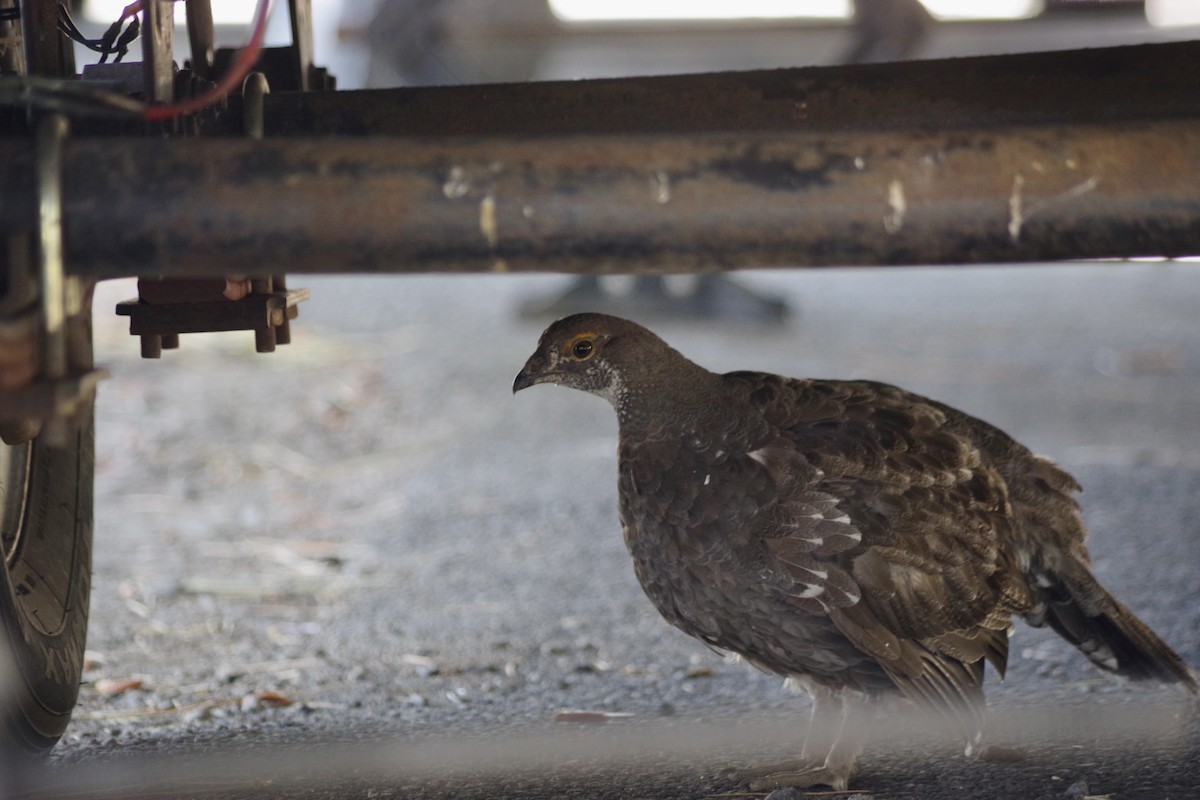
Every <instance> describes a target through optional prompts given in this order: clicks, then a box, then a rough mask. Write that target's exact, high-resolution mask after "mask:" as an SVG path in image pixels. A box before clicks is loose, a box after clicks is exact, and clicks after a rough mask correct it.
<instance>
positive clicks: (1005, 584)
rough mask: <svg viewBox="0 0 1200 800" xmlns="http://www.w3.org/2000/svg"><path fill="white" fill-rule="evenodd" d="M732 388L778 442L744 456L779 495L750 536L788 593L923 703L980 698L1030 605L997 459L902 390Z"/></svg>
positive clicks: (747, 377) (746, 378) (762, 378)
mask: <svg viewBox="0 0 1200 800" xmlns="http://www.w3.org/2000/svg"><path fill="white" fill-rule="evenodd" d="M729 377H730V379H731V381H732V382H734V383H735V384H738V383H740V384H741V385H742V387H743V391H745V392H746V393H747V394H746V396H747V397H749V398H751V400H752V402H753V403H754V404H755V406H756V407H757V409H758V410H760V411H761V414H762V417H763V418H764V419H765V420H766V421H767V423H768V425H769V428H770V429H771V431H773V438H771V439H769V440H767V441H765V442H759V443H756V446H755V448H754V449H752V450H749V451H748V452H747V453H746V455H745V458H747V459H750V460H752V461H754V462H755V463H757V464H759V465H760V466H761V468H762V470H763V471H764V472H765V473H766V474H768V475H770V476H771V479H772V482H773V485H774V486H775V487H776V488H777V491H778V495H777V497H776V499H775V502H773V503H770V504H766V505H764V506H763V507H762V508H761V509H760V510H759V512H758V513H757V514H756V515H755V517H754V518H753V520H751V521H750V524H749V525H748V526H747V529H746V530H747V534H746V535H747V536H749V537H750V538H751V539H752V540H753V541H756V542H759V543H761V545H762V547H763V548H764V549H765V551H766V553H767V554H768V555H769V559H770V564H771V566H772V568H774V569H775V570H777V571H778V572H779V573H781V574H782V575H783V578H782V579H780V581H781V585H782V586H783V590H784V591H788V592H790V593H791V594H793V595H794V596H795V604H796V605H797V606H799V607H800V608H803V609H805V610H807V611H809V612H811V613H815V614H827V615H828V616H829V618H830V619H831V620H832V621H833V622H834V623H835V624H836V625H837V626H838V628H839V629H840V630H841V631H842V632H843V634H845V636H846V637H847V638H848V639H849V640H850V641H851V642H852V643H853V644H854V645H855V646H856V647H858V648H859V649H860V650H862V651H864V652H866V653H868V654H870V655H871V656H873V657H874V658H875V659H876V660H877V661H879V663H880V664H881V666H883V667H884V668H885V670H887V671H888V672H889V674H891V675H892V676H893V680H895V681H896V682H897V683H898V684H901V685H902V688H905V689H906V690H907V691H909V692H910V693H911V694H915V695H917V696H920V697H926V698H928V699H930V700H931V701H933V702H934V703H935V704H937V699H938V698H939V697H945V696H947V695H949V696H961V695H964V693H965V694H967V695H971V696H972V697H973V696H974V694H975V693H976V690H977V687H978V684H979V682H980V680H981V677H982V674H981V659H982V658H983V657H987V658H989V660H991V661H992V662H993V663H994V664H995V665H996V666H997V667H998V669H1000V670H1001V672H1002V671H1003V668H1004V663H1005V661H1006V658H1007V636H1006V630H1007V627H1008V618H1009V615H1010V613H1011V612H1012V610H1014V609H1016V608H1020V607H1021V605H1022V603H1025V602H1027V598H1026V596H1025V591H1024V590H1023V589H1022V587H1021V585H1020V583H1019V581H1015V580H1014V579H1013V577H1012V573H1013V572H1014V570H1012V569H1011V568H1010V565H1009V564H1008V560H1009V558H1010V556H1009V551H1008V549H1007V543H1008V542H1009V541H1011V539H1012V532H1011V527H1010V522H1011V520H1010V516H1011V509H1010V508H1009V503H1008V499H1007V495H1006V489H1005V484H1004V481H1003V480H1002V479H1001V478H1000V476H999V474H998V473H997V472H996V471H995V470H994V469H993V468H992V467H991V466H990V465H989V464H988V463H987V459H986V456H985V454H983V453H981V452H980V451H979V450H978V448H976V447H975V446H974V445H973V444H972V442H971V441H970V440H969V439H967V438H965V437H963V436H960V435H957V434H955V433H953V432H952V431H950V430H948V429H947V428H946V426H945V424H944V423H945V416H944V414H943V413H942V412H941V411H940V410H939V409H938V408H936V407H934V406H933V405H930V404H928V403H925V402H923V400H922V398H920V397H918V396H916V395H911V394H908V393H906V392H903V391H902V390H900V389H896V388H894V387H890V386H886V385H882V384H872V383H865V382H821V381H794V380H787V379H782V378H777V377H774V376H767V375H757V374H751V373H735V374H734V375H731V376H729ZM788 581H791V582H792V585H791V586H788V585H787V583H788ZM977 673H978V674H977Z"/></svg>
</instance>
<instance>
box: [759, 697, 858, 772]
mask: <svg viewBox="0 0 1200 800" xmlns="http://www.w3.org/2000/svg"><path fill="white" fill-rule="evenodd" d="M854 708H855V706H854V704H853V703H852V702H850V701H849V700H847V699H845V698H844V697H842V696H841V695H838V694H835V693H832V692H828V691H824V690H817V691H814V692H813V710H812V721H811V724H810V725H809V729H808V735H807V736H806V737H805V739H804V747H803V748H802V749H801V751H800V758H798V759H795V760H792V761H785V762H783V763H782V764H773V765H771V766H769V767H764V768H761V769H755V770H748V771H746V772H742V773H739V775H738V777H739V778H741V779H742V780H749V783H750V788H751V789H754V790H755V791H761V790H766V789H779V788H782V787H785V786H794V787H797V788H806V787H809V786H830V787H832V788H833V789H834V790H835V791H845V789H846V786H847V784H849V782H850V777H851V776H852V775H853V774H854V764H855V762H856V761H857V760H858V756H859V754H860V753H861V752H862V730H861V727H860V726H859V725H856V724H854V723H853V722H852V723H851V724H847V720H849V719H851V718H852V717H853V714H854Z"/></svg>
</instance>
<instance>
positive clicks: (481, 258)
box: [0, 120, 1200, 277]
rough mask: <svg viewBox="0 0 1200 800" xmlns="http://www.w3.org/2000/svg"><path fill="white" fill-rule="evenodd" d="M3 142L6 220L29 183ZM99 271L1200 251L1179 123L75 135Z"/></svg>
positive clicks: (78, 200)
mask: <svg viewBox="0 0 1200 800" xmlns="http://www.w3.org/2000/svg"><path fill="white" fill-rule="evenodd" d="M29 161H30V158H29V152H28V145H27V144H26V143H23V142H14V143H0V206H2V207H0V212H2V213H0V230H7V229H19V228H20V225H21V223H22V222H23V221H27V217H28V214H29V210H28V209H27V208H25V207H24V205H22V204H19V203H13V202H11V200H10V199H11V198H23V197H29V196H31V194H30V192H29V181H30V178H29V175H28V168H27V167H26V166H24V165H26V164H28V163H29ZM64 174H65V176H66V181H65V186H64V192H65V195H64V204H65V206H64V219H65V231H66V248H67V263H68V269H69V270H70V271H72V272H74V273H77V274H82V275H87V276H92V277H102V276H116V275H129V274H159V275H190V276H219V275H226V274H242V273H244V274H252V275H268V274H271V273H273V272H278V271H280V270H281V269H282V268H286V269H287V270H288V271H289V272H343V271H355V272H422V271H484V270H494V271H504V270H513V271H517V270H537V271H556V272H622V271H624V272H630V271H692V270H708V269H718V268H741V267H785V266H824V265H866V264H881V265H882V264H955V263H981V262H1019V261H1045V260H1055V259H1068V258H1095V257H1122V256H1144V255H1166V256H1176V255H1184V254H1195V253H1200V125H1197V124H1196V123H1195V122H1194V121H1192V120H1166V121H1158V122H1143V123H1123V124H1119V125H1106V126H1096V125H1082V126H1025V127H1019V128H1009V129H1003V130H980V129H956V130H947V131H929V130H924V131H922V130H917V131H904V132H896V133H880V132H856V133H845V134H822V133H779V132H775V133H771V132H765V133H763V132H760V133H746V134H740V135H731V134H715V135H706V136H695V135H677V134H663V135H657V136H648V135H643V136H624V135H611V136H591V137H583V136H557V137H525V138H507V139H506V138H492V139H480V140H471V139H442V140H423V139H378V138H365V139H314V140H296V139H291V140H277V141H269V140H268V141H262V142H254V141H243V140H230V139H223V140H184V141H179V140H174V141H173V140H144V141H119V140H101V139H94V140H76V141H74V142H71V143H69V144H68V146H67V150H66V161H65V168H64Z"/></svg>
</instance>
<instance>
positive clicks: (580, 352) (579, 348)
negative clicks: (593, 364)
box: [571, 339, 596, 361]
mask: <svg viewBox="0 0 1200 800" xmlns="http://www.w3.org/2000/svg"><path fill="white" fill-rule="evenodd" d="M594 352H596V345H595V344H594V343H593V342H592V340H591V339H579V340H578V341H576V342H574V343H573V344H572V345H571V355H573V356H574V357H575V358H576V359H578V360H579V361H584V360H586V359H589V358H591V357H592V353H594Z"/></svg>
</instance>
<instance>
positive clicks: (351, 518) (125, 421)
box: [38, 264, 1200, 800]
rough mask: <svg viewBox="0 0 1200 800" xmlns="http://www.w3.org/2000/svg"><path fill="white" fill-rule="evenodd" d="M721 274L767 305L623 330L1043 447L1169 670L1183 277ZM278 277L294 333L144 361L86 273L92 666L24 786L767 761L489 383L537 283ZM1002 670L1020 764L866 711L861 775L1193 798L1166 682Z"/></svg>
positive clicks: (225, 790)
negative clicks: (767, 309) (781, 302)
mask: <svg viewBox="0 0 1200 800" xmlns="http://www.w3.org/2000/svg"><path fill="white" fill-rule="evenodd" d="M738 279H739V280H742V281H744V282H745V283H747V284H748V285H752V286H754V287H755V288H758V289H760V290H763V291H768V292H773V293H777V294H779V295H782V296H784V297H786V298H787V299H788V301H789V302H790V303H791V304H792V308H793V311H794V313H793V317H792V320H791V321H790V322H789V323H788V324H787V325H784V326H782V327H779V328H772V329H757V328H754V327H749V326H738V325H732V324H725V323H715V322H713V323H704V324H698V323H678V322H676V323H670V324H665V323H664V324H656V323H655V322H654V321H653V320H644V321H645V322H647V323H649V324H651V325H652V327H654V328H655V329H656V330H658V331H659V332H660V333H661V334H662V335H664V337H665V338H667V339H668V340H669V341H671V342H672V343H673V344H675V345H676V346H678V347H679V348H680V349H681V350H683V351H684V352H685V353H686V354H688V355H690V356H692V357H693V358H694V359H696V360H698V361H700V362H701V363H704V364H705V365H707V366H709V367H711V368H714V369H720V370H725V369H736V368H758V369H769V370H772V371H778V372H784V373H789V374H795V375H812V376H822V377H844V378H849V377H862V376H870V377H873V378H877V379H882V380H887V381H890V382H894V383H898V384H900V385H903V386H905V387H907V388H910V389H913V390H916V391H920V392H922V393H926V394H929V395H932V396H935V397H938V398H939V399H942V400H944V401H947V402H949V403H951V404H953V405H957V406H959V407H961V408H963V409H965V410H968V411H971V412H972V413H975V414H977V415H979V416H982V417H983V418H985V419H988V420H990V421H992V422H994V423H996V424H999V425H1000V426H1002V427H1004V428H1006V429H1007V430H1009V431H1010V432H1011V433H1013V434H1014V435H1016V436H1017V437H1018V438H1020V439H1022V440H1023V441H1025V442H1026V443H1028V444H1029V445H1030V446H1032V447H1033V448H1034V449H1035V450H1037V451H1039V452H1043V453H1046V454H1048V455H1051V456H1053V457H1055V458H1057V459H1058V460H1059V461H1061V462H1062V463H1063V464H1064V465H1065V466H1067V467H1068V468H1069V469H1071V470H1072V471H1073V472H1074V473H1075V474H1076V475H1077V477H1079V478H1080V480H1081V482H1082V483H1083V485H1084V487H1085V495H1084V508H1085V515H1086V520H1087V523H1088V524H1089V526H1090V528H1091V531H1092V539H1091V547H1092V552H1093V557H1094V561H1095V566H1096V570H1097V572H1098V573H1099V574H1100V575H1101V577H1102V579H1103V580H1104V581H1105V582H1106V584H1107V585H1108V586H1109V587H1110V588H1111V589H1112V590H1113V591H1114V592H1115V593H1116V594H1118V595H1119V596H1120V597H1122V598H1123V599H1124V600H1125V601H1126V602H1127V603H1129V604H1130V605H1131V606H1132V607H1133V608H1134V609H1135V610H1137V612H1138V613H1139V614H1141V615H1142V616H1143V618H1144V619H1145V620H1146V621H1147V622H1149V623H1150V624H1151V625H1152V626H1154V627H1155V628H1156V629H1157V630H1159V631H1160V633H1162V634H1163V635H1164V637H1165V638H1166V639H1167V640H1168V641H1170V642H1171V643H1172V644H1173V645H1174V646H1176V647H1177V649H1179V651H1180V652H1181V653H1182V654H1183V655H1184V656H1185V657H1186V658H1187V659H1188V660H1189V661H1191V662H1192V663H1193V664H1200V635H1198V634H1197V631H1198V630H1200V580H1198V579H1197V577H1196V566H1195V565H1196V564H1197V563H1198V562H1200V523H1198V522H1197V519H1200V513H1198V512H1200V425H1198V424H1197V419H1200V326H1197V325H1196V322H1195V320H1196V317H1195V304H1194V298H1195V297H1197V296H1200V272H1197V271H1196V270H1195V267H1194V266H1190V265H1186V264H1139V265H1090V266H1055V267H1048V268H1039V267H1021V268H1007V269H998V268H997V269H992V268H972V269H962V270H933V269H930V270H903V271H900V270H895V271H886V270H866V271H823V272H804V273H761V272H760V273H746V274H743V275H741V276H739V278H738ZM294 282H295V283H298V284H300V285H306V286H308V287H309V288H311V289H312V290H313V300H312V301H311V302H310V303H308V304H307V305H306V306H305V307H304V308H303V309H302V312H301V317H300V319H299V321H298V323H296V324H295V325H294V328H293V336H294V343H293V344H292V345H290V346H288V347H286V348H281V349H280V351H279V352H277V353H275V354H273V355H269V356H262V355H256V354H254V353H253V342H252V337H250V336H249V335H248V334H247V335H237V334H229V335H210V336H204V337H184V343H183V347H182V349H181V350H180V351H178V352H174V353H171V352H168V353H166V354H165V355H164V358H163V359H162V360H161V361H157V362H155V361H142V360H140V359H139V358H138V357H137V347H136V342H135V341H134V340H133V339H129V338H128V337H127V336H126V335H125V333H124V331H123V329H122V325H123V323H124V321H123V320H120V319H117V318H114V317H110V316H109V310H110V308H111V306H112V304H113V303H114V302H115V301H116V300H119V299H124V297H125V296H128V295H130V294H132V293H133V292H134V289H133V288H132V286H131V284H130V283H128V282H121V283H110V284H105V285H103V286H102V287H101V288H100V291H99V292H98V299H97V360H98V362H100V363H102V364H104V365H106V366H108V367H109V368H110V369H111V370H112V371H113V374H114V377H113V379H112V380H110V381H108V382H107V383H106V384H105V385H104V386H103V388H102V393H101V397H100V399H99V402H98V408H97V415H98V424H97V431H98V434H97V435H98V447H97V454H98V455H97V458H98V463H97V473H96V482H97V492H96V498H97V499H96V503H97V508H96V547H95V588H94V595H93V607H92V625H91V628H90V633H89V654H88V657H89V665H88V668H87V672H86V675H85V681H86V682H85V685H84V686H83V692H82V697H81V700H80V706H79V709H78V712H77V715H76V719H75V721H74V723H73V725H72V728H71V730H70V731H69V732H68V734H67V736H66V737H65V738H64V740H63V742H62V744H61V745H60V746H59V748H58V749H57V750H56V752H55V754H54V756H53V757H52V760H51V768H50V770H48V772H47V773H46V774H45V775H43V776H40V777H39V778H38V780H39V781H41V784H40V785H41V786H42V789H43V792H42V795H43V796H64V795H67V794H70V796H110V797H128V796H143V797H159V796H161V797H192V796H202V797H230V798H232V797H239V798H240V797H275V796H280V797H281V796H288V797H293V796H295V797H331V798H342V797H401V796H403V797H414V796H416V797H453V798H467V797H495V796H509V797H529V798H543V797H545V798H549V797H658V798H668V797H681V798H682V797H688V798H698V797H711V796H715V795H719V794H721V793H723V792H729V791H734V790H735V789H736V786H735V784H733V783H732V782H731V781H729V780H727V779H722V778H721V777H720V776H719V774H718V773H719V770H720V769H722V768H725V767H730V766H737V765H744V764H748V763H753V762H755V761H764V760H765V761H769V760H770V759H771V758H772V757H776V758H782V757H786V756H787V755H789V753H791V752H792V751H794V749H795V748H797V747H798V746H799V743H800V741H801V739H802V736H803V730H804V723H805V720H806V711H807V701H806V700H805V699H804V698H799V697H793V696H790V695H789V694H788V693H787V692H786V691H785V690H784V689H783V688H782V687H781V686H780V684H779V681H778V680H777V679H775V678H772V677H770V676H766V675H761V674H759V673H756V672H753V671H751V670H748V669H746V668H745V667H743V666H741V665H739V664H735V663H730V662H727V661H724V660H722V659H721V658H719V657H718V656H717V655H715V654H713V653H711V652H709V651H708V650H706V649H705V648H703V647H702V646H700V645H699V644H698V643H696V642H694V641H692V640H690V639H689V638H688V637H686V636H684V635H683V634H681V633H678V632H676V631H674V630H673V629H671V628H669V627H668V626H667V625H666V624H665V623H663V622H662V621H661V620H660V619H659V618H658V617H657V614H656V613H655V612H654V611H653V609H652V608H651V607H650V605H649V603H648V601H646V599H645V598H644V596H643V595H642V593H641V591H640V589H639V587H638V586H637V584H636V582H635V580H634V577H633V574H632V570H631V569H630V568H629V564H628V557H627V555H626V554H625V552H624V549H623V546H622V543H621V541H620V535H619V532H618V527H617V521H616V513H615V504H616V498H615V481H614V479H613V478H614V465H615V447H614V441H615V433H616V425H615V420H614V418H613V415H612V413H611V411H610V410H609V409H608V408H607V406H606V404H604V403H603V402H602V401H600V400H598V399H596V398H592V397H588V396H585V395H582V394H579V393H573V392H566V391H561V390H555V389H554V388H551V387H540V388H538V389H537V390H534V391H530V392H524V393H522V394H521V395H520V396H518V397H516V398H513V397H512V396H511V394H510V391H511V384H512V378H513V376H514V375H515V373H516V371H517V370H518V369H519V368H520V366H521V364H522V363H523V362H524V359H525V357H526V356H527V355H528V354H529V353H530V352H532V350H533V347H534V344H535V343H536V340H537V335H538V333H539V332H540V330H541V328H542V326H543V322H541V321H523V320H520V319H519V318H518V317H517V315H516V314H515V312H514V309H515V308H517V307H518V305H519V304H520V302H521V301H522V300H525V299H527V298H529V297H531V296H538V295H544V294H548V293H553V292H555V291H557V290H558V289H560V288H561V287H562V286H563V285H564V279H562V278H552V277H528V278H526V277H502V278H486V277H471V278H444V277H430V278H405V279H386V278H382V279H381V278H369V279H368V278H362V279H334V278H311V279H307V280H296V281H294ZM1012 661H1013V663H1012V665H1011V668H1010V671H1009V676H1008V680H1007V682H1006V683H1005V684H1000V683H999V682H994V686H993V687H992V689H991V692H990V694H991V697H992V700H993V705H994V707H995V708H996V713H997V716H998V720H997V730H996V733H995V734H994V739H993V740H994V741H995V742H996V743H997V744H1000V745H1004V746H1011V747H1018V748H1021V749H1022V750H1024V752H1025V757H1024V758H1023V759H1021V760H1019V761H1016V762H1012V763H991V762H986V763H981V762H978V761H970V760H967V759H964V758H962V757H961V756H960V755H958V752H957V750H956V749H955V747H954V746H953V745H952V744H950V743H944V742H942V743H939V742H934V741H927V737H924V736H923V735H920V734H918V733H914V732H913V731H912V730H909V729H908V728H905V727H901V728H899V729H897V728H896V727H895V726H892V727H890V728H888V727H882V728H880V730H879V732H878V736H877V737H876V738H877V739H879V740H880V741H878V742H877V743H876V745H875V747H874V748H872V749H871V750H869V751H868V753H867V756H866V757H865V759H864V761H863V772H862V774H861V776H860V778H859V780H858V782H857V785H858V786H859V787H860V788H861V789H862V791H864V792H867V793H869V794H871V795H872V796H873V797H875V798H878V799H879V800H883V799H884V798H904V797H927V798H938V797H964V796H965V797H971V798H1007V797H1017V796H1020V797H1026V798H1038V797H1046V798H1051V797H1055V798H1062V797H1067V796H1068V795H1069V794H1070V792H1074V795H1075V796H1078V797H1082V796H1085V795H1088V794H1092V795H1098V796H1101V797H1103V796H1111V797H1113V798H1118V799H1119V800H1135V799H1136V798H1180V799H1182V798H1194V797H1196V796H1200V723H1198V722H1197V713H1196V707H1195V703H1194V702H1189V701H1188V700H1186V699H1184V698H1183V697H1182V695H1181V693H1178V692H1173V691H1170V690H1162V689H1153V688H1151V689H1147V688H1144V687H1139V686H1122V685H1120V684H1118V683H1116V682H1114V681H1112V680H1109V679H1107V678H1104V677H1102V676H1099V675H1098V674H1097V673H1095V672H1094V671H1093V670H1091V669H1090V668H1089V667H1088V666H1087V665H1086V663H1085V662H1084V659H1082V657H1080V656H1078V655H1077V654H1075V653H1074V652H1073V651H1071V650H1070V648H1069V647H1068V646H1067V645H1065V644H1064V643H1062V642H1060V641H1058V640H1057V639H1056V638H1055V637H1054V636H1053V635H1052V634H1047V633H1046V632H1044V631H1035V630H1032V629H1029V628H1026V627H1022V628H1019V630H1018V634H1017V638H1016V639H1015V641H1014V646H1013V655H1012ZM993 681H994V678H993ZM564 709H575V710H584V711H587V712H595V713H593V714H591V715H590V716H587V717H584V719H585V720H586V719H595V718H599V717H600V716H601V715H607V716H605V719H606V720H607V723H606V724H604V725H586V724H583V723H582V722H580V721H579V718H578V717H576V718H575V720H576V721H574V722H572V721H564V720H563V716H562V715H561V714H559V721H558V722H555V721H554V720H555V716H556V712H561V711H562V710H564ZM568 719H569V718H568ZM904 724H905V725H907V724H908V723H907V722H906V723H904ZM1080 781H1083V782H1084V783H1086V787H1085V786H1083V785H1082V784H1080V783H1079V782H1080ZM81 787H83V788H81ZM135 787H136V790H135ZM72 792H73V794H72ZM724 796H728V795H724ZM776 800H779V798H776Z"/></svg>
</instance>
